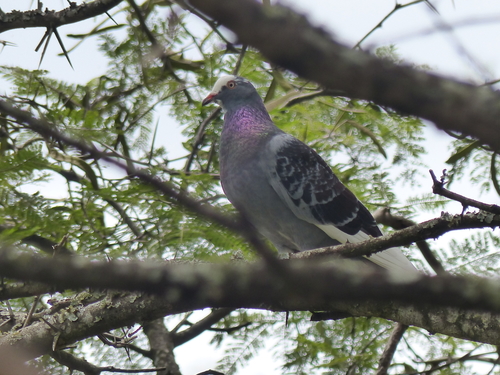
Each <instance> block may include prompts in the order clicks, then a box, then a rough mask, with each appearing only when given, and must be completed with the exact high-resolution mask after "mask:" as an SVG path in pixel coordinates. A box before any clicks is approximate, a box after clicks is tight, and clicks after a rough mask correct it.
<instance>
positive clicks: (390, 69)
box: [191, 0, 500, 151]
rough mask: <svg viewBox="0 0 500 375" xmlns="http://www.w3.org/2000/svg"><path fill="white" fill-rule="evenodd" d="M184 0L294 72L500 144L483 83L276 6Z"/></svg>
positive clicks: (499, 147) (497, 115) (498, 120)
mask: <svg viewBox="0 0 500 375" xmlns="http://www.w3.org/2000/svg"><path fill="white" fill-rule="evenodd" d="M191 4H192V5H193V6H194V7H196V8H198V9H199V10H200V11H202V12H204V13H205V14H207V15H209V16H210V17H212V18H213V19H215V20H217V21H220V23H221V24H222V25H224V26H226V27H227V28H229V29H230V30H231V31H233V32H234V33H236V35H237V36H238V38H239V41H240V42H241V43H243V44H249V45H252V46H254V47H256V48H257V49H259V51H260V52H262V54H263V55H264V56H266V57H267V58H268V59H269V60H270V61H272V62H274V63H276V64H278V65H280V66H282V67H285V68H287V69H290V70H291V71H293V72H295V73H296V74H298V75H299V76H301V77H304V78H307V79H311V80H313V81H316V82H318V83H320V84H322V85H324V86H325V87H326V88H328V89H340V90H343V91H345V93H346V95H347V96H350V97H354V98H360V99H366V100H372V101H374V102H376V103H379V104H381V105H386V106H389V107H392V108H394V109H396V110H398V111H401V112H403V113H408V114H411V115H415V116H420V117H423V118H426V119H428V120H430V121H433V122H434V123H435V124H436V126H437V127H438V128H440V129H442V130H452V131H457V132H461V133H463V134H467V135H470V136H472V137H475V138H478V139H479V140H480V141H481V142H482V143H483V144H485V145H489V146H491V147H492V148H493V149H494V150H496V151H500V137H498V134H499V133H500V93H497V92H494V91H493V90H491V88H489V87H475V86H473V85H470V84H467V83H461V82H457V81H454V80H451V79H445V78H442V77H439V76H437V75H435V74H431V73H426V72H422V71H418V70H415V69H413V68H411V67H408V66H400V65H395V64H393V63H391V62H389V61H387V60H382V59H378V58H376V57H374V56H371V55H369V54H368V53H365V52H361V51H354V50H352V49H350V48H348V47H345V46H342V45H340V44H338V43H337V42H335V41H334V40H333V39H332V37H331V36H330V35H329V34H328V33H327V32H325V31H324V30H322V29H320V28H318V27H313V26H312V25H311V24H310V23H309V22H308V21H307V19H305V17H303V16H300V15H298V14H297V13H295V12H292V11H291V10H289V9H288V8H285V7H282V6H273V7H266V6H262V5H261V4H259V2H256V1H253V0H191ZM304 56H307V58H304Z"/></svg>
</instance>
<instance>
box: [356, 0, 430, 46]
mask: <svg viewBox="0 0 500 375" xmlns="http://www.w3.org/2000/svg"><path fill="white" fill-rule="evenodd" d="M423 2H427V1H426V0H416V1H412V2H411V3H408V4H398V3H396V5H394V9H393V10H391V11H390V12H389V13H388V14H387V15H386V16H385V17H384V18H382V20H381V21H380V22H379V23H377V24H376V25H375V27H373V28H372V29H371V30H370V31H368V33H366V35H365V36H364V37H362V38H361V39H360V41H359V42H357V43H356V44H355V45H354V47H352V49H356V48H359V47H360V46H361V43H363V42H364V41H365V40H366V38H368V37H369V36H370V35H371V34H373V32H374V31H375V30H377V29H378V28H381V27H382V25H383V24H384V22H385V21H387V19H388V18H389V17H391V16H392V15H393V14H394V13H396V12H397V11H398V10H400V9H403V8H406V7H409V6H412V5H415V4H419V3H423Z"/></svg>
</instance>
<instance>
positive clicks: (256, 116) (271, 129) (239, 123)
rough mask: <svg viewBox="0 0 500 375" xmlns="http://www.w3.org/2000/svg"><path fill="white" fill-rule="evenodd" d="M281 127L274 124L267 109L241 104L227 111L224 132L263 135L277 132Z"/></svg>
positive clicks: (240, 134) (241, 134)
mask: <svg viewBox="0 0 500 375" xmlns="http://www.w3.org/2000/svg"><path fill="white" fill-rule="evenodd" d="M276 131H279V129H278V128H277V127H276V126H275V125H274V123H273V121H272V120H271V117H270V116H269V114H268V113H267V111H266V108H265V107H264V104H262V108H259V107H256V106H255V105H253V106H240V107H238V108H233V109H231V110H229V111H227V112H226V115H225V118H224V132H229V133H238V135H239V136H240V137H241V136H251V135H252V134H253V135H262V133H275V132H276Z"/></svg>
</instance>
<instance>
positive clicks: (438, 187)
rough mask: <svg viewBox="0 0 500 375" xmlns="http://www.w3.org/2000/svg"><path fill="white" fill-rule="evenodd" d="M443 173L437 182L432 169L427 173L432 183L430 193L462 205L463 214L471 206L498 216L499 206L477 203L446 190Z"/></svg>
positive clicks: (499, 212)
mask: <svg viewBox="0 0 500 375" xmlns="http://www.w3.org/2000/svg"><path fill="white" fill-rule="evenodd" d="M445 171H446V170H445ZM445 171H443V176H441V178H440V179H439V180H438V179H437V178H436V175H435V174H434V171H433V170H432V169H429V173H430V174H431V177H432V182H433V185H432V192H433V193H434V194H438V195H441V196H442V197H446V198H449V199H453V200H455V201H457V202H460V203H462V206H463V208H464V209H463V211H464V212H465V210H466V209H467V207H469V206H472V207H476V208H479V209H480V210H483V211H487V212H491V213H493V214H495V215H499V214H500V206H497V205H496V204H487V203H483V202H479V201H476V200H475V199H471V198H467V197H464V196H463V195H460V194H457V193H454V192H452V191H450V190H448V189H446V188H445V187H444V184H445V181H444V179H445Z"/></svg>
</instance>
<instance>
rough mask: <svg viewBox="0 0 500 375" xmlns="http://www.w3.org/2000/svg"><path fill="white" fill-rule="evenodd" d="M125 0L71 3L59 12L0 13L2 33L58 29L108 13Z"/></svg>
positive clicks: (0, 29) (0, 31)
mask: <svg viewBox="0 0 500 375" xmlns="http://www.w3.org/2000/svg"><path fill="white" fill-rule="evenodd" d="M122 1H123V0H94V1H92V2H90V3H82V4H80V5H76V3H73V2H71V3H70V4H71V5H70V6H69V7H68V8H65V9H63V10H61V11H59V12H55V11H53V10H48V9H47V10H45V12H42V11H41V10H38V9H36V10H28V11H26V12H20V11H18V10H14V11H12V12H10V13H4V14H1V13H0V33H2V32H4V31H7V30H12V29H25V28H28V27H45V28H53V29H55V28H57V27H59V26H61V25H67V24H70V23H75V22H80V21H83V20H86V19H88V18H92V17H96V16H99V15H101V14H104V13H106V12H107V11H108V10H110V9H111V8H114V7H115V6H117V5H118V4H120V3H121V2H122Z"/></svg>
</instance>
